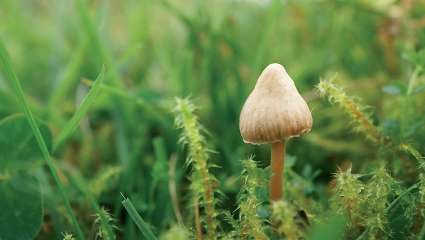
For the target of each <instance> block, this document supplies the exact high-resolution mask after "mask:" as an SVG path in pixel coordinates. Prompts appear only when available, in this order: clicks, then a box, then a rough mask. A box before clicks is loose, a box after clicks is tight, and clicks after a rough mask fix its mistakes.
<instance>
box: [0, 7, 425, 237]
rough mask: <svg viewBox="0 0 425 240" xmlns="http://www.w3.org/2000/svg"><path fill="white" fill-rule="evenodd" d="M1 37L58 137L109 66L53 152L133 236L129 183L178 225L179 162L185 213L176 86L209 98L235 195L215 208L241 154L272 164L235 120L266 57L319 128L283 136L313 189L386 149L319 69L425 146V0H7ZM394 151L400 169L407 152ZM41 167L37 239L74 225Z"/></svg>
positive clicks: (2, 89)
mask: <svg viewBox="0 0 425 240" xmlns="http://www.w3.org/2000/svg"><path fill="white" fill-rule="evenodd" d="M85 13H87V14H88V15H85ZM87 16H89V18H87ZM0 35H1V37H2V38H3V40H4V41H5V45H6V46H7V49H8V51H9V53H10V55H11V60H12V64H13V67H14V69H15V71H16V73H17V75H18V77H19V79H20V80H21V82H22V85H23V89H24V92H25V94H26V97H27V99H28V101H29V102H30V106H31V109H32V110H33V111H34V113H35V115H36V117H37V118H38V119H40V120H42V121H43V122H45V123H46V124H47V125H48V126H49V127H50V129H51V131H52V134H53V137H56V136H58V134H59V133H60V131H61V129H63V127H64V126H65V124H66V123H67V121H68V120H69V119H70V118H71V117H72V115H73V113H74V112H75V111H76V109H77V107H78V104H79V103H80V102H81V100H82V98H83V97H84V96H85V95H86V94H87V92H88V90H89V88H90V84H91V81H93V80H95V78H96V76H97V75H98V74H99V72H100V70H101V68H102V66H105V69H106V72H107V73H106V76H105V81H104V83H103V85H102V88H101V93H100V95H99V97H97V98H96V102H95V103H94V104H93V105H92V106H91V108H90V111H89V112H88V114H87V115H86V116H85V117H84V118H83V121H82V122H81V124H80V127H79V128H78V130H77V131H76V132H75V134H73V135H72V137H71V139H69V140H67V141H66V142H65V143H64V144H62V145H61V146H59V147H58V150H57V151H55V153H54V154H53V156H54V158H55V160H56V161H57V162H58V165H60V166H61V167H63V168H64V169H71V170H70V171H76V172H79V173H80V174H81V175H82V177H83V178H85V180H86V181H87V182H89V183H90V185H89V186H90V189H92V190H93V192H94V194H95V196H96V199H97V200H98V202H99V203H100V204H101V205H102V206H104V207H105V208H106V209H107V210H108V211H109V212H110V213H111V214H112V217H113V218H114V219H115V221H116V222H115V224H116V225H117V226H118V227H119V228H120V231H118V232H119V235H120V236H122V238H123V239H136V238H137V236H139V235H138V234H139V233H138V232H137V231H136V228H135V227H134V225H133V224H131V222H130V221H129V219H128V217H126V212H125V211H124V210H123V207H122V206H121V200H122V198H121V195H120V193H123V194H124V195H126V196H129V197H130V198H131V199H132V200H133V202H134V204H135V205H136V207H137V209H138V210H139V211H140V212H142V213H143V215H144V219H145V221H146V222H148V223H150V224H151V225H152V226H153V229H154V232H155V233H156V234H158V235H159V234H161V233H163V232H165V231H166V230H167V229H168V228H169V227H170V226H171V225H173V224H174V223H175V222H176V218H175V216H174V211H173V207H172V202H171V198H170V196H169V181H170V175H169V168H170V164H169V163H173V164H174V163H175V164H176V167H175V172H176V176H175V178H173V181H174V180H175V181H176V186H177V192H178V195H179V198H180V200H179V204H180V205H181V207H182V211H183V212H185V211H186V210H187V208H186V207H185V205H186V202H187V195H188V192H189V188H188V177H187V175H188V169H187V168H185V164H184V162H185V159H186V151H185V150H184V149H183V148H182V147H181V145H180V144H179V143H178V139H179V131H178V130H176V129H175V126H174V119H173V118H174V116H173V114H172V112H171V109H172V108H173V105H174V104H175V101H174V99H175V97H183V98H184V97H190V98H191V100H192V101H193V103H194V104H195V105H196V106H198V107H199V109H198V110H197V114H199V121H200V122H201V123H202V124H203V125H204V127H205V128H206V129H207V131H208V135H207V136H206V139H207V142H208V143H209V145H210V147H211V148H212V149H213V150H214V151H215V152H214V153H213V154H212V155H211V159H212V163H213V164H215V165H218V166H219V167H218V168H215V169H213V170H212V171H213V173H215V175H216V176H217V178H218V180H219V186H218V187H219V188H220V190H221V191H222V192H223V193H224V195H225V196H226V197H223V200H222V203H221V204H220V206H221V208H223V209H227V210H229V211H233V210H234V209H235V208H236V206H237V205H236V195H237V193H238V192H239V186H240V183H239V180H238V179H239V176H240V173H241V170H242V165H241V160H242V159H246V158H247V157H249V156H250V155H255V160H256V161H257V162H258V163H259V165H260V166H261V167H266V166H268V165H269V154H270V153H269V146H251V145H247V144H244V143H243V142H242V139H241V137H240V134H239V127H238V121H239V112H240V109H241V107H242V104H243V103H244V101H245V99H246V97H247V96H248V94H249V92H250V91H251V89H252V88H253V86H254V84H255V82H256V79H257V77H258V76H259V74H260V73H261V71H262V69H264V68H265V66H267V65H268V64H269V63H274V62H277V63H281V64H282V65H284V66H285V68H286V70H287V72H288V73H289V74H290V75H291V76H292V78H293V79H294V81H295V84H296V85H297V87H298V90H299V91H300V93H301V94H302V95H303V97H304V98H305V99H306V101H307V102H308V104H309V106H310V109H311V111H312V114H313V119H314V126H313V129H312V131H311V133H309V134H307V135H305V136H303V137H301V138H297V139H294V140H291V141H290V142H289V145H288V146H287V153H288V155H289V158H290V159H291V160H290V161H291V163H290V164H292V165H293V166H292V168H293V169H294V171H295V172H296V173H297V174H299V175H300V176H302V177H304V178H306V179H308V181H311V182H312V184H313V185H312V186H311V188H312V189H310V190H309V189H303V191H305V194H306V195H307V196H313V197H314V198H315V199H317V200H319V201H323V202H326V201H327V198H328V192H327V190H326V188H327V185H328V183H329V181H330V180H331V177H332V173H334V172H336V171H337V167H338V166H344V164H346V163H348V162H352V165H353V169H354V171H355V172H359V171H363V172H368V170H367V169H369V168H371V166H374V164H375V163H377V162H378V161H379V160H382V155H381V152H382V149H380V148H379V147H376V146H374V145H373V144H371V143H370V142H368V141H367V140H365V138H364V137H363V136H362V135H359V134H357V133H355V132H354V131H353V130H352V128H351V127H350V124H349V122H350V119H349V118H348V117H347V116H346V115H345V114H344V113H343V112H342V111H340V110H339V109H338V108H336V107H334V106H332V105H331V104H329V103H328V102H327V101H325V100H322V99H321V98H320V97H319V95H318V93H317V91H316V90H315V85H316V84H318V83H319V80H320V78H328V77H329V76H336V79H337V81H338V82H339V83H340V84H341V85H342V86H344V87H345V90H346V91H347V92H349V94H350V95H353V96H358V97H359V98H361V101H360V102H362V103H363V104H365V105H368V106H372V107H371V109H370V111H371V112H373V115H372V119H373V121H374V123H375V124H376V125H377V126H379V128H380V129H381V130H382V131H383V132H384V133H385V134H386V135H388V136H390V137H392V138H393V139H394V140H395V141H396V142H408V143H411V144H412V145H413V146H415V147H416V148H417V149H418V150H419V151H421V152H425V145H424V144H423V142H424V140H425V128H424V127H423V125H424V121H425V108H424V107H423V104H424V101H425V94H424V93H423V92H421V91H420V90H421V88H420V87H421V86H423V84H424V83H425V81H424V80H423V79H422V78H420V77H419V79H418V81H417V82H416V85H415V89H417V91H418V93H417V94H416V95H415V96H413V97H412V98H411V99H410V100H409V101H408V103H406V101H405V100H404V95H405V94H404V93H405V91H406V89H407V88H408V82H409V79H410V77H411V75H412V73H413V72H414V71H419V72H420V73H422V72H421V71H422V66H423V65H424V64H425V53H424V52H421V51H420V50H421V49H422V48H423V47H424V44H425V2H424V1H414V0H410V1H409V0H400V1H396V0H376V1H367V0H302V1H291V0H286V1H278V0H276V1H273V0H214V1H202V0H198V1H195V0H173V1H171V0H168V1H165V0H125V1H113V0H95V1H87V4H86V5H85V4H84V1H66V0H37V1H35V0H21V1H16V0H2V1H0ZM419 76H421V74H419ZM406 104H408V105H406ZM18 112H21V109H20V107H19V105H18V103H17V101H16V100H15V97H14V93H13V92H12V91H11V90H10V86H9V85H8V84H7V81H6V80H5V79H4V76H0V117H1V118H4V117H7V116H9V115H11V114H14V113H18ZM0 134H1V133H0ZM295 159H296V160H295ZM387 160H388V159H386V160H385V161H387ZM388 162H389V164H391V166H392V167H391V168H390V169H392V170H393V171H394V172H395V174H396V175H397V172H398V171H400V169H401V168H402V167H400V166H399V165H400V163H399V162H397V161H390V160H388ZM37 166H39V165H37ZM34 168H35V169H34V171H35V172H37V176H38V178H39V179H40V181H41V182H42V183H44V184H42V186H43V187H42V188H43V193H44V194H45V196H46V197H45V199H44V205H45V212H44V224H43V227H42V229H41V231H40V233H39V237H38V238H40V239H48V238H52V239H57V238H58V237H60V236H61V233H62V232H66V231H69V232H71V231H72V228H71V226H70V225H69V224H65V223H64V221H65V219H64V216H63V214H61V213H64V209H63V207H61V204H62V203H61V200H60V198H58V197H57V195H56V194H55V191H57V190H55V186H54V184H53V183H52V182H51V180H50V179H49V178H50V177H49V175H48V174H47V173H46V171H43V170H42V169H41V170H40V169H39V167H34ZM404 179H406V181H407V182H413V181H414V178H413V179H410V178H408V177H405V176H404ZM409 179H410V180H409ZM66 183H67V181H65V185H66V188H67V191H68V192H69V195H70V198H71V202H72V204H73V206H74V209H75V210H76V212H77V216H78V219H79V221H80V222H81V223H87V226H84V224H83V226H84V229H86V231H87V232H91V231H93V227H92V226H91V225H92V224H93V221H94V219H95V217H94V212H93V210H91V208H90V207H89V206H88V205H87V203H86V202H85V200H84V199H82V196H81V195H80V194H79V193H78V191H76V190H75V189H74V188H73V187H72V185H71V184H68V185H67V184H66ZM309 194H310V195H309ZM183 217H184V218H186V217H187V218H189V216H185V215H184V216H183ZM188 221H190V219H189V220H188Z"/></svg>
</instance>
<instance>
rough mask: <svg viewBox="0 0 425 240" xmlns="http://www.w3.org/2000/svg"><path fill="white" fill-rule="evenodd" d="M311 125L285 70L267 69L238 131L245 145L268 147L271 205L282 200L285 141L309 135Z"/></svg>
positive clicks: (249, 100) (246, 108) (243, 110)
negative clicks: (267, 145)
mask: <svg viewBox="0 0 425 240" xmlns="http://www.w3.org/2000/svg"><path fill="white" fill-rule="evenodd" d="M312 123H313V119H312V117H311V112H310V109H309V108H308V105H307V103H306V102H305V101H304V99H303V98H302V97H301V95H300V94H299V93H298V90H297V88H296V87H295V84H294V81H293V80H292V79H291V77H290V76H289V75H288V73H287V72H286V71H285V68H284V67H283V66H282V65H280V64H278V63H273V64H270V65H268V66H267V67H266V69H264V71H263V72H262V73H261V75H260V77H259V78H258V80H257V83H256V85H255V88H254V90H253V91H252V92H251V94H250V95H249V96H248V99H247V100H246V102H245V104H244V106H243V108H242V111H241V114H240V119H239V129H240V132H241V135H242V138H243V141H244V142H245V143H249V144H271V145H272V153H271V171H272V176H271V179H270V185H269V187H270V201H271V202H274V201H277V200H280V199H281V198H282V189H283V188H282V177H283V176H282V175H283V165H284V159H285V144H286V141H287V140H288V139H290V138H292V137H298V136H300V135H302V134H304V133H307V132H309V131H310V129H311V126H312Z"/></svg>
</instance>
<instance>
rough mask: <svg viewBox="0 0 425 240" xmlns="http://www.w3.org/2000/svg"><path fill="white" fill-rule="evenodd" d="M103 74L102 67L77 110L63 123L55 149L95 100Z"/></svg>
mask: <svg viewBox="0 0 425 240" xmlns="http://www.w3.org/2000/svg"><path fill="white" fill-rule="evenodd" d="M104 76H105V69H104V68H103V67H102V70H101V71H100V73H99V75H98V76H97V78H96V80H95V81H94V84H93V86H92V87H91V89H90V91H89V92H88V93H87V95H86V96H85V97H84V99H83V101H82V102H81V104H80V106H79V108H78V110H77V111H76V112H75V113H74V116H72V118H71V120H69V122H68V123H67V124H66V125H65V127H64V128H63V130H62V131H61V133H60V134H59V136H58V138H57V140H56V141H55V146H54V149H56V148H57V147H58V146H60V145H61V144H62V143H63V142H64V141H65V140H66V139H67V138H68V137H69V136H71V135H72V134H73V133H74V131H75V130H76V129H77V127H78V124H79V123H80V121H81V119H82V118H83V117H84V115H85V114H86V113H87V111H88V110H89V108H90V106H91V105H92V104H93V103H94V102H95V99H96V97H97V95H98V94H99V91H100V86H101V83H102V81H103V78H104Z"/></svg>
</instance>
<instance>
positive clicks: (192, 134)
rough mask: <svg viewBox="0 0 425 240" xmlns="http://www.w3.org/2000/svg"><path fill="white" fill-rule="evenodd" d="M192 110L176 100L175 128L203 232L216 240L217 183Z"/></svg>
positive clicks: (205, 144) (187, 105)
mask: <svg viewBox="0 0 425 240" xmlns="http://www.w3.org/2000/svg"><path fill="white" fill-rule="evenodd" d="M195 110H196V108H195V106H194V105H193V104H192V103H191V102H190V100H189V99H180V98H177V99H176V107H175V109H174V112H175V114H176V118H175V124H176V126H177V128H180V129H182V134H181V138H180V142H181V143H182V144H184V145H186V146H187V147H188V157H187V165H189V166H191V167H192V168H193V171H192V176H191V181H192V183H191V186H192V187H191V188H192V191H193V194H194V195H195V197H196V198H199V203H200V205H201V206H202V207H203V208H204V210H205V218H206V230H207V236H208V239H215V238H217V227H218V221H217V219H216V218H217V216H218V212H217V211H216V209H215V205H216V204H217V200H216V197H215V196H214V195H215V194H214V193H215V187H214V186H215V185H216V183H217V180H216V179H215V177H214V176H213V175H212V174H211V173H210V171H209V168H210V164H209V153H210V152H211V150H209V149H208V147H207V143H206V141H205V138H204V136H203V135H202V131H203V127H202V126H201V124H200V123H199V122H198V117H197V116H196V115H195V114H194V112H195Z"/></svg>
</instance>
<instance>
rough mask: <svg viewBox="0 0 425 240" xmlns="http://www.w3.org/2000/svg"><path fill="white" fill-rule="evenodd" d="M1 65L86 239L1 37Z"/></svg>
mask: <svg viewBox="0 0 425 240" xmlns="http://www.w3.org/2000/svg"><path fill="white" fill-rule="evenodd" d="M0 66H1V69H2V71H3V73H4V74H5V76H6V78H7V80H8V81H9V83H10V85H11V86H12V88H13V90H14V92H15V94H16V97H17V98H18V101H19V103H20V105H21V107H22V110H23V111H24V113H25V116H26V117H27V120H28V123H29V125H30V126H31V129H32V132H33V134H34V136H35V138H36V139H37V143H38V145H39V147H40V150H41V152H42V154H43V158H44V160H45V161H46V164H47V166H48V167H49V169H50V173H51V174H52V176H53V179H54V180H55V183H56V186H57V187H58V189H59V193H60V195H61V197H62V200H63V201H64V203H65V206H66V211H67V213H68V215H69V217H70V218H71V221H72V224H73V226H74V229H75V231H76V233H77V236H78V238H79V239H85V237H84V234H83V232H82V230H81V227H80V225H79V224H78V221H77V219H76V217H75V214H74V212H73V210H72V208H71V203H70V201H69V198H68V195H67V193H66V192H65V188H64V186H63V184H62V182H61V180H60V179H59V176H58V170H57V168H56V166H55V163H54V162H53V159H52V157H51V155H50V153H49V149H47V145H46V142H45V141H44V139H43V136H42V135H41V132H40V129H39V128H38V126H37V123H36V121H35V118H34V116H33V114H32V112H31V109H30V108H29V106H28V103H27V101H26V100H25V94H24V92H23V90H22V87H21V83H20V82H19V79H18V77H17V76H16V74H15V72H14V71H13V68H12V64H11V62H10V58H9V55H8V53H7V50H6V47H5V46H4V43H3V40H2V39H0Z"/></svg>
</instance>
